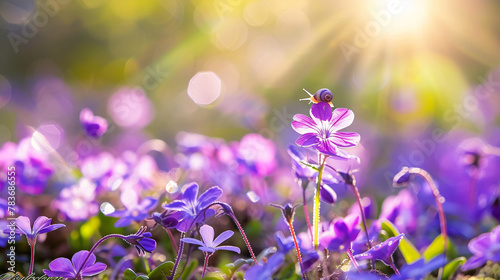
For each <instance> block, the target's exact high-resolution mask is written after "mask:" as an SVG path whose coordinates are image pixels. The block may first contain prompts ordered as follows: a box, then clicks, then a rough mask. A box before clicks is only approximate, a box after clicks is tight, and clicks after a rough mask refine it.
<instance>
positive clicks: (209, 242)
mask: <svg viewBox="0 0 500 280" xmlns="http://www.w3.org/2000/svg"><path fill="white" fill-rule="evenodd" d="M233 234H234V232H233V231H231V230H226V231H224V232H223V233H221V234H220V235H219V236H217V238H215V240H214V228H213V227H211V226H209V225H203V226H201V228H200V235H201V238H202V239H203V242H202V241H200V240H198V239H194V238H183V239H181V241H182V242H185V243H190V244H195V245H200V247H198V249H199V250H201V251H203V252H207V253H210V254H211V253H213V252H215V251H218V250H227V251H232V252H235V253H237V254H240V253H241V250H240V248H238V247H235V246H219V245H220V244H221V243H222V242H224V241H226V240H227V239H229V238H230V237H231V236H233Z"/></svg>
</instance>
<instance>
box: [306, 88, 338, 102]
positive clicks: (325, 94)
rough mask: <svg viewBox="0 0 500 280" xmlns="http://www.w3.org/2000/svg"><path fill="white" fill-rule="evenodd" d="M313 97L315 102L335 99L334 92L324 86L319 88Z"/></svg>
mask: <svg viewBox="0 0 500 280" xmlns="http://www.w3.org/2000/svg"><path fill="white" fill-rule="evenodd" d="M311 99H314V100H313V102H314V103H318V102H327V103H330V102H332V100H333V93H332V92H331V91H330V90H329V89H327V88H322V89H320V90H318V91H317V92H316V93H315V94H314V95H313V96H312V97H311Z"/></svg>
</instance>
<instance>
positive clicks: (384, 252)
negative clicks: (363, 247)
mask: <svg viewBox="0 0 500 280" xmlns="http://www.w3.org/2000/svg"><path fill="white" fill-rule="evenodd" d="M403 237H404V233H401V234H400V235H398V236H395V237H391V238H388V239H387V240H386V241H384V242H382V243H380V244H378V245H376V246H374V247H373V248H371V249H370V250H368V251H366V252H364V253H362V254H358V255H355V256H354V258H355V259H356V260H358V261H361V260H379V261H381V262H383V263H384V264H385V265H387V266H391V267H392V268H393V269H395V266H394V260H393V259H392V254H393V253H394V251H396V249H397V248H398V246H399V242H400V241H401V239H402V238H403ZM394 271H395V272H396V271H397V269H395V270H394Z"/></svg>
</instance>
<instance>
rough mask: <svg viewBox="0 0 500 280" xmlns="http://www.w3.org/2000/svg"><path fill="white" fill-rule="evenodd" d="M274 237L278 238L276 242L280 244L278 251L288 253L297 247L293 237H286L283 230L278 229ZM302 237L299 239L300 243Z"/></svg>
mask: <svg viewBox="0 0 500 280" xmlns="http://www.w3.org/2000/svg"><path fill="white" fill-rule="evenodd" d="M274 238H275V239H276V243H277V244H278V252H281V253H283V254H286V253H288V251H290V250H292V249H293V248H294V247H295V243H294V242H293V237H292V236H288V237H285V235H284V234H283V233H282V232H281V231H278V232H276V233H275V234H274ZM300 241H301V240H300V239H299V240H298V243H299V244H300Z"/></svg>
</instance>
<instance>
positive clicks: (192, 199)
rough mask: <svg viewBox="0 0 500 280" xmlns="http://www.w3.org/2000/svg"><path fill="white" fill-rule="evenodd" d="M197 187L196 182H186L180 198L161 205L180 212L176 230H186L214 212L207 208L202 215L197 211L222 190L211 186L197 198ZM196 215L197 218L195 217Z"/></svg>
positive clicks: (210, 201) (205, 206)
mask: <svg viewBox="0 0 500 280" xmlns="http://www.w3.org/2000/svg"><path fill="white" fill-rule="evenodd" d="M198 189H199V187H198V184H196V183H191V184H188V185H187V187H186V188H185V190H184V192H183V193H182V197H181V199H178V200H174V201H173V202H171V203H169V204H167V205H164V206H163V208H165V209H170V210H177V211H178V212H180V213H181V214H182V218H181V220H180V221H179V224H178V225H177V230H179V231H181V232H187V231H188V230H189V229H190V227H191V225H194V224H195V223H203V221H204V220H205V218H207V217H210V216H212V215H213V214H215V210H213V209H208V210H206V211H205V213H204V214H203V215H199V216H198V214H199V213H201V212H202V211H204V210H205V208H207V206H209V205H210V204H211V203H212V202H214V201H216V200H217V199H218V198H219V197H220V196H221V195H222V190H221V189H220V188H219V187H211V188H209V189H208V190H207V191H206V192H204V193H203V194H202V195H200V197H199V198H198ZM197 216H198V218H196V217H197ZM195 219H196V220H195Z"/></svg>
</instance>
